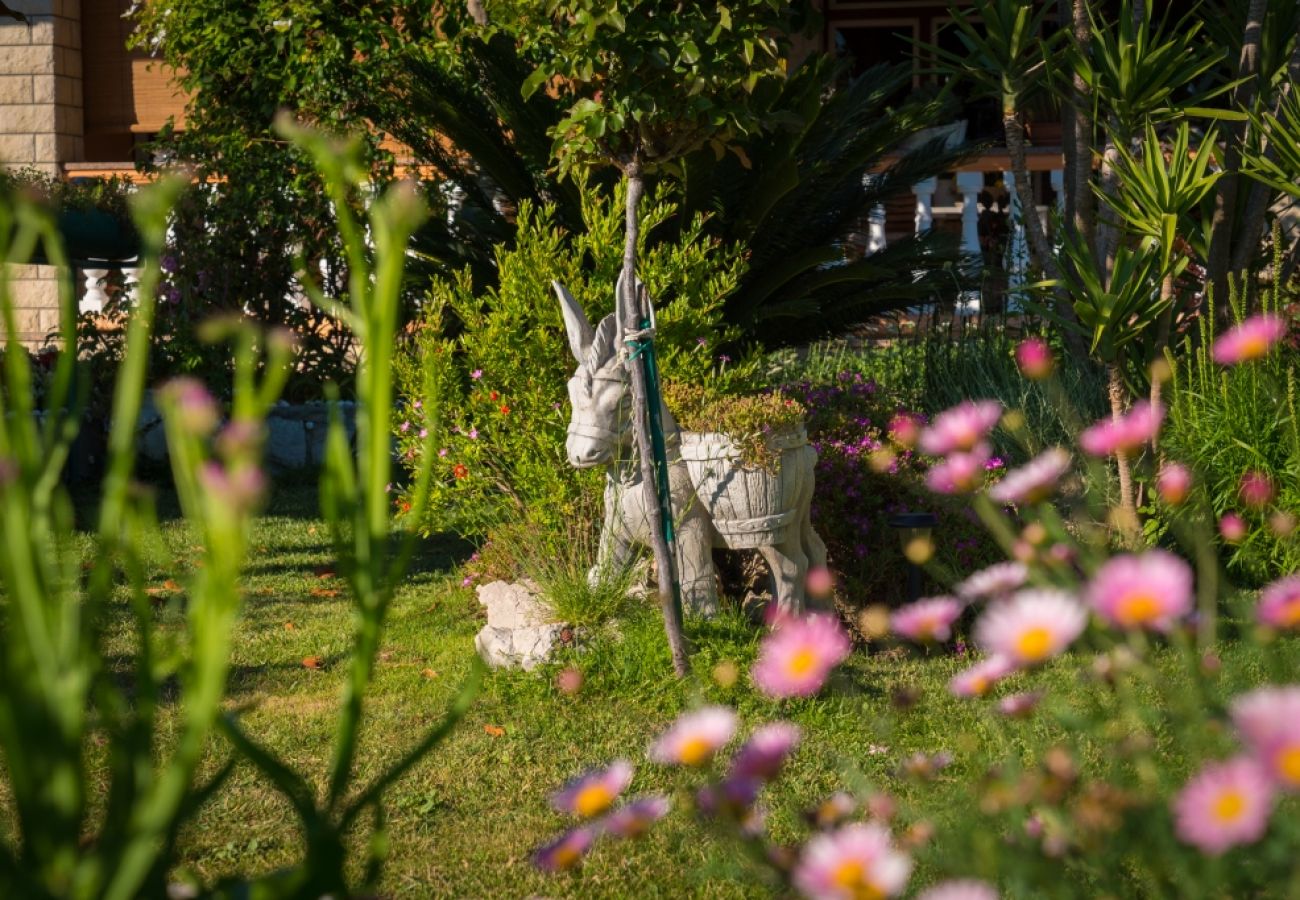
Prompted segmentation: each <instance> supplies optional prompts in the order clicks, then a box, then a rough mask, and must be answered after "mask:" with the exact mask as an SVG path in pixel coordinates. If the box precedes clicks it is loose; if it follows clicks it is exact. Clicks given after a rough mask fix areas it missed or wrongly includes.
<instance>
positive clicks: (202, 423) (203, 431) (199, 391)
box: [160, 375, 221, 437]
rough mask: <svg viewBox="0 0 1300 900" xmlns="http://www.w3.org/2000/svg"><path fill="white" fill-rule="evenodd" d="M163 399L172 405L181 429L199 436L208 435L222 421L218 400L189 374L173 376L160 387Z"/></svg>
mask: <svg viewBox="0 0 1300 900" xmlns="http://www.w3.org/2000/svg"><path fill="white" fill-rule="evenodd" d="M160 393H161V395H162V399H163V401H164V402H165V403H167V404H169V405H170V406H171V409H170V410H168V412H170V413H171V414H172V415H174V416H176V420H177V422H179V424H180V426H181V430H182V431H184V432H186V433H187V434H192V435H195V436H197V437H207V436H208V435H210V434H212V432H213V431H215V430H216V427H217V425H218V424H219V423H220V421H221V411H220V410H219V409H218V408H217V401H216V400H214V399H213V398H212V394H210V393H208V389H207V388H206V387H205V386H204V384H203V382H201V381H199V380H198V379H197V378H192V377H190V376H188V375H181V376H179V377H177V378H173V379H171V380H170V381H168V382H167V383H166V384H164V385H163V386H162V388H161V389H160Z"/></svg>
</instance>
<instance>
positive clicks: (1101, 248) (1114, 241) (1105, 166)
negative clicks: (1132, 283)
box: [1093, 138, 1119, 287]
mask: <svg viewBox="0 0 1300 900" xmlns="http://www.w3.org/2000/svg"><path fill="white" fill-rule="evenodd" d="M1118 160H1119V150H1118V149H1116V147H1115V143H1114V140H1113V139H1112V138H1107V140H1106V148H1105V150H1103V151H1102V154H1101V174H1100V179H1099V184H1100V187H1101V192H1102V193H1103V194H1105V195H1106V196H1107V197H1111V198H1114V197H1115V195H1116V194H1118V193H1119V174H1118V173H1117V172H1116V171H1115V163H1116V162H1117V161H1118ZM1093 237H1094V241H1095V244H1094V246H1093V259H1094V260H1095V261H1096V263H1097V265H1099V266H1101V276H1102V277H1101V282H1102V284H1104V285H1106V286H1108V287H1109V286H1110V275H1111V272H1113V271H1114V269H1115V252H1116V250H1117V249H1118V248H1119V215H1118V214H1117V213H1116V212H1115V210H1114V209H1112V208H1111V207H1110V206H1109V205H1108V204H1103V205H1102V206H1101V216H1100V218H1099V220H1098V221H1097V223H1096V226H1095V232H1094V235H1093Z"/></svg>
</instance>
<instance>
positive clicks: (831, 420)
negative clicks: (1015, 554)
mask: <svg viewBox="0 0 1300 900" xmlns="http://www.w3.org/2000/svg"><path fill="white" fill-rule="evenodd" d="M782 391H783V393H785V394H786V395H787V396H789V397H791V398H793V399H795V400H797V401H799V402H800V403H801V404H803V405H804V406H805V407H806V408H807V409H808V410H809V415H808V438H809V440H810V441H811V443H812V446H813V448H814V449H815V450H816V451H817V456H818V460H817V470H816V474H817V483H816V489H815V493H814V495H813V506H812V519H813V526H814V527H815V528H816V529H817V532H818V534H820V535H821V537H822V539H823V540H824V541H826V547H827V551H828V565H829V566H830V568H831V570H832V571H833V573H834V575H835V580H836V584H837V590H836V596H837V598H838V599H839V600H840V601H841V602H842V603H843V604H845V605H846V606H848V607H849V608H861V607H865V606H868V605H872V604H879V603H884V604H887V605H891V606H894V605H898V604H899V603H901V602H902V601H903V600H904V599H906V596H905V594H904V593H903V590H904V586H905V585H906V583H907V573H906V565H907V562H906V560H905V558H904V557H903V555H902V551H901V548H900V546H899V537H898V534H897V532H895V531H894V530H893V529H891V528H890V527H889V524H888V521H889V518H890V516H893V515H895V514H897V513H901V512H917V511H929V512H934V513H936V514H937V515H938V518H939V525H938V527H937V528H936V529H935V535H934V536H935V540H934V545H935V548H936V551H937V554H938V556H937V559H936V565H942V566H944V567H946V568H950V569H953V570H956V571H963V570H969V569H972V568H976V567H979V566H980V565H982V564H983V563H985V562H987V561H991V560H992V559H993V558H995V554H996V545H995V544H994V543H993V542H992V541H991V540H990V539H989V538H988V536H987V533H986V532H985V531H984V529H983V528H981V527H980V525H979V523H978V521H977V520H976V518H975V516H974V513H973V512H972V511H971V510H970V508H969V505H968V504H966V503H964V502H962V501H960V500H954V499H952V498H949V497H945V496H941V495H936V494H934V493H931V492H930V491H928V490H927V489H926V487H925V481H924V479H925V474H926V471H927V470H928V468H929V465H928V463H927V461H926V458H925V457H924V456H922V455H920V454H918V453H917V452H916V451H915V450H913V449H911V447H910V445H911V444H912V443H914V441H915V437H914V436H913V435H912V432H914V431H916V430H917V429H919V428H920V427H921V425H922V424H923V423H924V422H925V416H924V415H922V414H921V413H918V412H915V411H913V410H910V409H908V408H906V407H905V406H903V405H902V404H900V402H899V401H898V400H897V399H895V398H894V396H892V394H891V392H890V391H888V390H887V389H885V388H883V387H881V385H879V384H878V383H877V382H876V381H874V380H872V379H870V378H867V377H865V376H863V375H862V374H861V373H858V372H852V371H847V370H846V371H842V372H840V373H838V374H837V375H836V377H835V379H834V380H833V381H830V382H829V383H822V384H817V383H812V382H807V381H804V382H798V383H795V384H787V385H784V386H783V387H782ZM988 462H990V463H994V462H996V461H995V460H992V459H990V460H989V461H988ZM991 471H992V472H994V473H996V471H997V467H996V466H994V467H993V469H992V470H991Z"/></svg>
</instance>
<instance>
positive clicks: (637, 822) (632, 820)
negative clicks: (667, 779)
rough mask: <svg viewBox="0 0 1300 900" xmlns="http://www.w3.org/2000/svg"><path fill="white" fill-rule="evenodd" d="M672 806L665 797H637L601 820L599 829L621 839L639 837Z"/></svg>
mask: <svg viewBox="0 0 1300 900" xmlns="http://www.w3.org/2000/svg"><path fill="white" fill-rule="evenodd" d="M672 805H673V804H672V801H671V800H669V799H668V798H667V797H660V796H653V797H639V798H637V799H636V800H633V801H632V802H631V803H629V804H627V805H626V806H621V807H619V808H618V809H616V810H614V811H613V812H612V813H610V814H609V815H608V816H606V817H605V818H604V819H602V820H601V823H600V827H601V829H602V830H603V831H605V832H606V833H608V834H613V835H616V836H618V837H621V838H636V837H641V835H643V834H645V833H646V832H647V831H649V830H650V826H651V825H653V824H654V823H655V822H658V821H659V820H660V819H662V818H663V817H664V816H666V815H668V810H669V809H671V808H672Z"/></svg>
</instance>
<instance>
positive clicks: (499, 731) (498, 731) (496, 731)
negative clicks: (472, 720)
mask: <svg viewBox="0 0 1300 900" xmlns="http://www.w3.org/2000/svg"><path fill="white" fill-rule="evenodd" d="M483 730H484V731H486V732H487V733H488V734H490V735H492V736H493V737H501V735H503V734H505V733H506V730H505V729H504V728H501V727H500V726H498V725H484V726H483Z"/></svg>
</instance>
